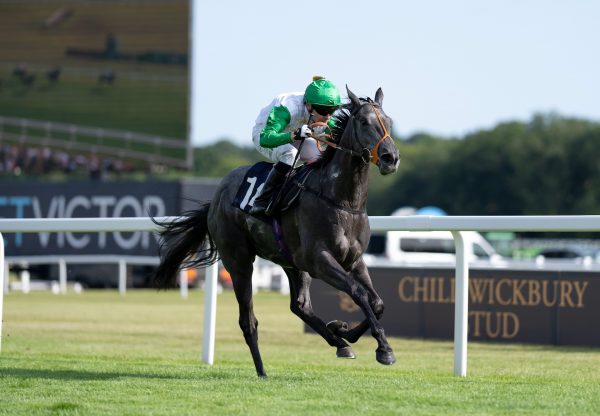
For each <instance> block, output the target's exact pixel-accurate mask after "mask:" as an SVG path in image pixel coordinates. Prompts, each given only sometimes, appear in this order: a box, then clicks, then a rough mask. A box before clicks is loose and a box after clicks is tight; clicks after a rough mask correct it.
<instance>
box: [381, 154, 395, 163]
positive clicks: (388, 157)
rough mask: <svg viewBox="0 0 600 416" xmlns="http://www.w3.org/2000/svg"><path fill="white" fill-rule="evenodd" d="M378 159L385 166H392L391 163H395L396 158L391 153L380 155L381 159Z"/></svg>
mask: <svg viewBox="0 0 600 416" xmlns="http://www.w3.org/2000/svg"><path fill="white" fill-rule="evenodd" d="M380 159H381V161H382V162H383V163H385V164H392V163H395V161H396V160H395V159H396V158H395V157H394V155H393V154H391V153H384V154H382V155H381V157H380Z"/></svg>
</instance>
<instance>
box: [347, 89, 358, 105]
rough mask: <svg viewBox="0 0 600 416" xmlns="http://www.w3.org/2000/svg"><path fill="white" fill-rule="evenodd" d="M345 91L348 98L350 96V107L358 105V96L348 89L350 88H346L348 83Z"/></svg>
mask: <svg viewBox="0 0 600 416" xmlns="http://www.w3.org/2000/svg"><path fill="white" fill-rule="evenodd" d="M346 92H348V98H350V102H351V103H352V107H360V100H359V98H358V97H357V96H356V95H354V93H353V92H352V91H350V88H348V85H346Z"/></svg>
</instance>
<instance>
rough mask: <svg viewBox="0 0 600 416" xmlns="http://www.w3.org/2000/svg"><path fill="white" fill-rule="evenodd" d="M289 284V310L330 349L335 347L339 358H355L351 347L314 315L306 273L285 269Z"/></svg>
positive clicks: (309, 280) (309, 279) (308, 277)
mask: <svg viewBox="0 0 600 416" xmlns="http://www.w3.org/2000/svg"><path fill="white" fill-rule="evenodd" d="M285 273H286V274H287V276H288V280H289V282H290V309H291V310H292V312H293V313H294V314H296V315H297V316H298V317H299V318H300V319H302V320H303V321H304V322H305V323H306V324H307V325H308V326H310V327H311V328H312V329H313V330H315V331H316V332H317V333H318V334H319V335H321V336H322V337H323V338H324V339H325V341H327V343H328V344H329V345H331V346H332V347H336V348H337V351H336V355H337V356H338V357H339V358H356V355H355V354H354V351H353V350H352V347H350V346H349V345H348V344H347V343H346V341H344V340H343V339H342V338H340V337H339V336H337V335H335V334H334V333H332V332H331V331H330V330H329V329H328V328H327V326H326V325H325V322H323V321H322V320H321V319H319V317H318V316H316V315H315V314H314V311H313V309H312V303H311V301H310V283H311V280H312V279H311V277H310V276H309V274H308V273H306V272H299V271H298V270H295V269H285Z"/></svg>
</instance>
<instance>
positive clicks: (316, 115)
mask: <svg viewBox="0 0 600 416" xmlns="http://www.w3.org/2000/svg"><path fill="white" fill-rule="evenodd" d="M306 109H307V110H308V112H309V113H310V115H311V116H312V118H313V121H315V122H318V123H327V121H328V120H329V119H330V118H331V115H332V114H333V112H334V111H335V110H336V108H335V107H331V108H328V109H327V111H323V110H322V109H321V108H320V109H319V110H321V111H317V109H315V108H314V107H313V106H312V105H310V104H306ZM323 114H324V115H323Z"/></svg>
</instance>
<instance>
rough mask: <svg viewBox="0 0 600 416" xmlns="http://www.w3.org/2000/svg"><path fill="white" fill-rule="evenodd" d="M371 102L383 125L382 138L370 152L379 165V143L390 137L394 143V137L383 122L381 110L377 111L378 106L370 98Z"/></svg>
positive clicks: (374, 162) (373, 161)
mask: <svg viewBox="0 0 600 416" xmlns="http://www.w3.org/2000/svg"><path fill="white" fill-rule="evenodd" d="M369 103H370V104H371V107H372V108H373V111H374V112H375V115H376V116H377V120H379V124H380V125H381V128H382V129H383V136H381V139H379V141H378V142H377V144H376V145H375V147H373V148H372V149H371V151H370V152H369V153H370V154H371V162H372V163H373V164H374V165H377V162H379V156H378V155H377V150H379V145H380V144H381V143H382V142H383V141H384V140H385V139H390V140H391V141H392V143H394V139H393V138H392V136H391V135H390V133H389V132H388V131H387V129H386V128H385V124H383V120H382V119H381V116H380V115H379V111H377V108H375V106H374V105H373V102H372V101H371V99H370V98H369Z"/></svg>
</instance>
